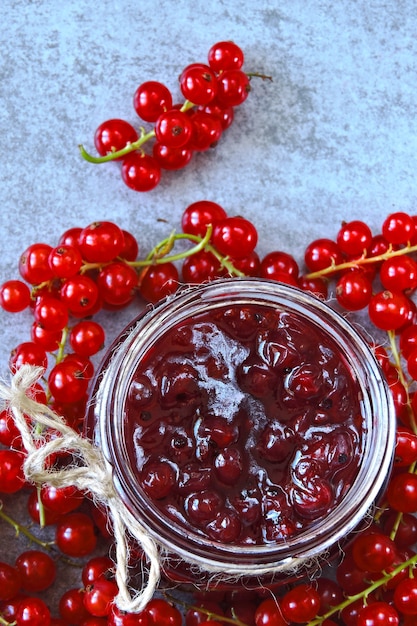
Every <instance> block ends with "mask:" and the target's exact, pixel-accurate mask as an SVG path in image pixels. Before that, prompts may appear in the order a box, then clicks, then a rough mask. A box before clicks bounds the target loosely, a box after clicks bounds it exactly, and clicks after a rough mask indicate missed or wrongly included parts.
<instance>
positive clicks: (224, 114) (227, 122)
mask: <svg viewBox="0 0 417 626" xmlns="http://www.w3.org/2000/svg"><path fill="white" fill-rule="evenodd" d="M197 110H198V111H202V112H203V113H208V114H209V115H211V116H212V117H216V118H217V119H218V120H219V122H220V124H221V127H222V130H226V129H227V128H229V126H231V124H232V123H233V120H234V117H235V113H234V108H233V107H225V106H221V105H220V104H218V103H217V102H216V101H214V102H210V104H206V105H204V106H199V107H198V108H197Z"/></svg>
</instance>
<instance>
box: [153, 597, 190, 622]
mask: <svg viewBox="0 0 417 626" xmlns="http://www.w3.org/2000/svg"><path fill="white" fill-rule="evenodd" d="M145 610H146V613H147V614H148V616H149V626H181V624H182V615H181V613H180V612H179V610H178V609H177V607H175V606H174V605H172V604H170V603H169V602H167V601H166V600H162V599H160V598H153V599H152V600H151V601H150V602H148V604H147V606H146V609H145Z"/></svg>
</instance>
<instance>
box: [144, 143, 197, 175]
mask: <svg viewBox="0 0 417 626" xmlns="http://www.w3.org/2000/svg"><path fill="white" fill-rule="evenodd" d="M152 155H153V157H154V158H155V159H156V160H157V162H158V163H159V165H160V167H161V168H162V169H164V170H180V169H182V168H183V167H185V166H186V165H188V163H189V162H190V161H191V159H192V156H193V151H192V150H190V149H189V148H188V147H187V146H183V147H181V148H172V147H170V146H164V145H162V144H160V143H159V142H158V141H155V143H154V145H153V149H152Z"/></svg>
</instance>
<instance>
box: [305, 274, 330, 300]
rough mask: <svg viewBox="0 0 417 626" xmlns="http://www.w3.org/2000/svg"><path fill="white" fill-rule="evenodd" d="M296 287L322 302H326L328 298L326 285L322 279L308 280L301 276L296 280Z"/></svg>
mask: <svg viewBox="0 0 417 626" xmlns="http://www.w3.org/2000/svg"><path fill="white" fill-rule="evenodd" d="M298 286H299V287H300V289H302V290H303V291H308V292H310V293H312V294H313V295H314V296H316V297H317V298H320V299H322V300H326V299H327V297H328V293H329V290H328V285H327V282H326V281H325V280H324V278H320V277H316V278H309V277H308V276H305V275H303V276H300V277H299V279H298Z"/></svg>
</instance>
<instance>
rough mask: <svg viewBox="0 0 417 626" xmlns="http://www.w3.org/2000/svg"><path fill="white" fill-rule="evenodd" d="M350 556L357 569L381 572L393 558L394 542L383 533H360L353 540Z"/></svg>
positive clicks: (394, 554) (394, 553)
mask: <svg viewBox="0 0 417 626" xmlns="http://www.w3.org/2000/svg"><path fill="white" fill-rule="evenodd" d="M352 557H353V560H354V562H355V564H356V566H357V567H358V568H359V569H361V570H363V571H368V572H382V571H383V570H385V569H386V568H387V567H389V566H390V565H391V564H392V563H393V562H394V560H395V557H396V548H395V543H394V542H393V541H392V539H390V538H389V537H388V536H387V535H384V534H383V533H377V532H366V533H362V534H359V535H358V536H357V537H356V538H355V539H354V541H353V544H352Z"/></svg>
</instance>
